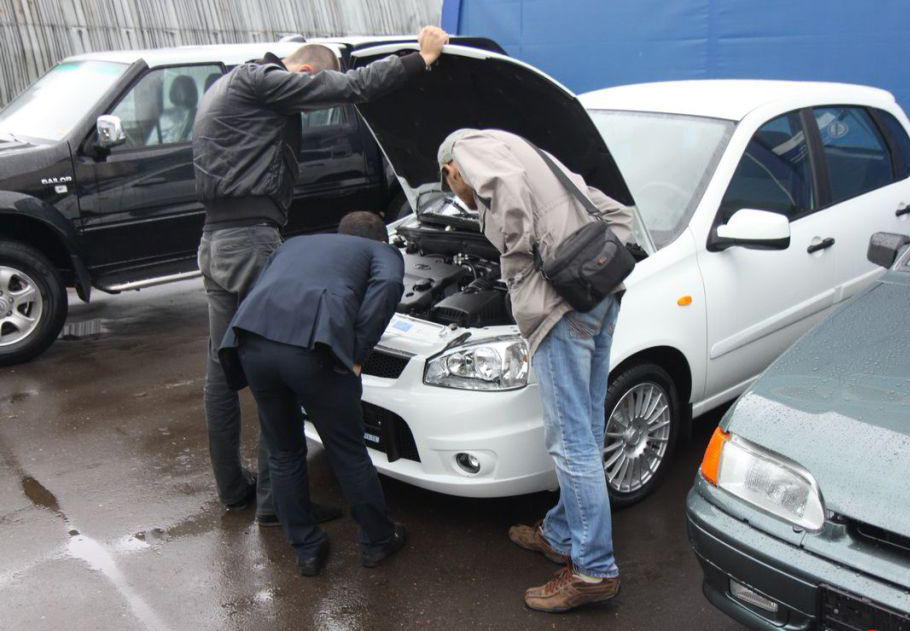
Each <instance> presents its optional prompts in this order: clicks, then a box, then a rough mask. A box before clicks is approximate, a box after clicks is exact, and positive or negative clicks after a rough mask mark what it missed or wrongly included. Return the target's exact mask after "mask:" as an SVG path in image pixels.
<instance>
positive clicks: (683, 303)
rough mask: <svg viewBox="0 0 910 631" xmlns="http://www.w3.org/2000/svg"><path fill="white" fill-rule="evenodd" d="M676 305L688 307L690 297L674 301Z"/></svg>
mask: <svg viewBox="0 0 910 631" xmlns="http://www.w3.org/2000/svg"><path fill="white" fill-rule="evenodd" d="M676 304H678V305H679V306H680V307H688V306H689V305H691V304H692V296H683V297H682V298H680V299H679V300H677V301H676Z"/></svg>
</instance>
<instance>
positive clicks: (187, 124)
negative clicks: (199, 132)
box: [111, 65, 221, 149]
mask: <svg viewBox="0 0 910 631" xmlns="http://www.w3.org/2000/svg"><path fill="white" fill-rule="evenodd" d="M220 76H221V67H220V66H217V65H208V66H183V67H177V68H161V69H159V70H152V71H151V72H149V73H148V74H146V75H145V76H143V77H142V79H140V80H139V82H138V83H137V84H135V85H134V86H133V87H132V88H131V89H130V91H129V92H128V93H127V94H126V96H125V97H123V99H122V100H121V101H120V103H118V104H117V107H115V108H114V111H113V112H111V113H112V114H113V115H114V116H119V117H120V120H121V121H122V122H123V131H124V132H125V133H126V143H125V144H124V145H123V146H124V147H127V148H132V149H135V148H137V147H151V146H157V145H169V144H177V143H185V142H190V141H191V140H192V139H193V119H194V118H195V117H196V106H197V105H198V104H199V98H200V96H201V95H202V93H203V92H205V90H206V89H208V88H209V87H210V86H211V85H212V83H214V82H215V81H216V80H217V78H218V77H220Z"/></svg>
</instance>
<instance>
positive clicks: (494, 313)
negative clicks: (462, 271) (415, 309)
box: [430, 288, 512, 327]
mask: <svg viewBox="0 0 910 631" xmlns="http://www.w3.org/2000/svg"><path fill="white" fill-rule="evenodd" d="M430 317H431V319H432V320H433V321H435V322H440V323H442V324H456V325H458V326H463V327H468V326H493V325H496V324H504V323H506V322H509V321H511V319H512V318H511V317H510V316H509V313H508V310H507V308H506V294H505V292H503V291H500V290H497V289H480V290H472V289H471V288H468V289H466V290H465V291H463V292H460V293H457V294H453V295H451V296H449V297H448V298H445V299H444V300H442V301H440V302H438V303H437V304H436V306H435V307H433V310H432V311H431V312H430Z"/></svg>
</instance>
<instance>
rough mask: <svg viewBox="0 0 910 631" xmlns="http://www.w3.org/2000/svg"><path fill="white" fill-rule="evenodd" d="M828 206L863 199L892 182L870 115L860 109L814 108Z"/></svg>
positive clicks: (888, 157) (886, 154) (887, 156)
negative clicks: (828, 190) (828, 188)
mask: <svg viewBox="0 0 910 631" xmlns="http://www.w3.org/2000/svg"><path fill="white" fill-rule="evenodd" d="M813 112H814V114H815V122H816V124H817V125H818V131H819V134H820V135H821V141H822V148H823V151H824V155H825V163H826V164H827V165H828V180H829V181H830V182H831V202H832V203H834V204H836V203H838V202H842V201H844V200H845V199H850V198H851V197H856V196H857V195H862V194H863V193H867V192H869V191H871V190H874V189H876V188H880V187H882V186H886V185H888V184H890V183H891V182H893V181H894V176H893V173H892V170H891V154H890V153H889V152H888V147H887V145H886V144H885V140H884V138H882V136H881V134H880V133H879V131H878V129H877V128H876V127H875V123H874V122H873V120H872V117H871V116H869V113H868V112H867V111H866V110H865V109H864V108H862V107H842V106H835V107H816V108H815V109H814V110H813Z"/></svg>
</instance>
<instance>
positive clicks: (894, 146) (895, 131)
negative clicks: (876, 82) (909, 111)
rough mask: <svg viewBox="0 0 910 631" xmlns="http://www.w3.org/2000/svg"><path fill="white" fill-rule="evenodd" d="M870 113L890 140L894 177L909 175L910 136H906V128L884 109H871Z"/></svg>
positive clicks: (898, 178) (900, 177) (900, 178)
mask: <svg viewBox="0 0 910 631" xmlns="http://www.w3.org/2000/svg"><path fill="white" fill-rule="evenodd" d="M872 113H873V115H874V116H875V120H876V122H877V123H878V124H879V126H880V127H882V128H884V130H885V132H886V134H887V135H888V139H889V140H890V141H891V142H890V148H891V153H892V154H893V158H894V177H895V179H897V180H903V179H904V178H907V177H910V137H908V136H907V130H906V129H904V126H903V125H901V124H900V122H898V120H897V119H896V118H894V116H893V115H892V114H891V113H889V112H886V111H885V110H872Z"/></svg>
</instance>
